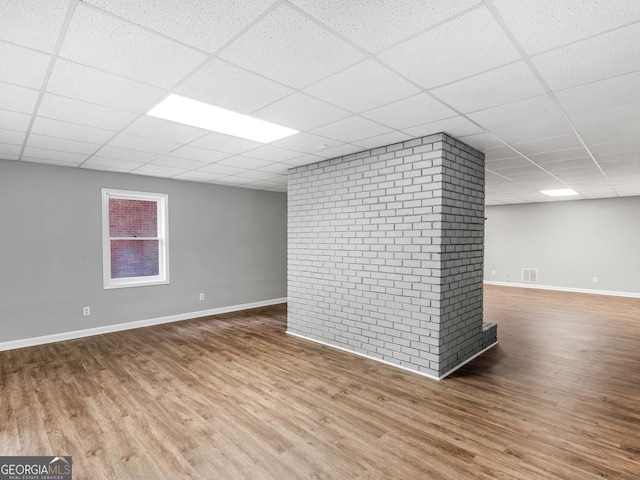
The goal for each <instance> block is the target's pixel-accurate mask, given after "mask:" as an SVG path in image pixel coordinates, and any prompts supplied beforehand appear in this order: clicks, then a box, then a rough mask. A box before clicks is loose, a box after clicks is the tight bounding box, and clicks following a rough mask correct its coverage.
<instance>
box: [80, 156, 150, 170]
mask: <svg viewBox="0 0 640 480" xmlns="http://www.w3.org/2000/svg"><path fill="white" fill-rule="evenodd" d="M142 165H144V163H143V162H135V161H131V160H119V159H116V158H105V157H99V156H93V157H91V158H90V159H89V160H87V161H86V162H85V163H84V165H83V167H95V168H102V167H104V168H108V169H109V170H111V171H118V172H128V171H130V170H135V169H136V168H138V167H141V166H142Z"/></svg>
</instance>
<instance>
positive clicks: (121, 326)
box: [0, 297, 287, 351]
mask: <svg viewBox="0 0 640 480" xmlns="http://www.w3.org/2000/svg"><path fill="white" fill-rule="evenodd" d="M286 301H287V297H284V298H274V299H271V300H261V301H259V302H252V303H243V304H241V305H230V306H227V307H218V308H212V309H209V310H200V311H197V312H189V313H180V314H178V315H169V316H167V317H159V318H151V319H148V320H138V321H136V322H128V323H118V324H116V325H105V326H104V327H96V328H87V329H86V330H74V331H72V332H63V333H54V334H53V335H44V336H42V337H32V338H25V339H22V340H13V341H10V342H2V343H0V351H3V350H14V349H16V348H24V347H32V346H34V345H43V344H45V343H54V342H63V341H65V340H73V339H76V338H84V337H91V336H93V335H102V334H105V333H111V332H121V331H123V330H133V329H134V328H141V327H150V326H152V325H161V324H163V323H171V322H179V321H182V320H191V319H194V318H199V317H208V316H209V315H220V314H222V313H229V312H237V311H240V310H248V309H250V308H258V307H266V306H269V305H277V304H279V303H286Z"/></svg>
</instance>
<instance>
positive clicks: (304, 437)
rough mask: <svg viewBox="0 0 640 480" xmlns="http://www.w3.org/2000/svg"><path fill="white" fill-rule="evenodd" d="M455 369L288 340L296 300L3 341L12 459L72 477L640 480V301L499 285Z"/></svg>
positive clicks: (2, 396) (7, 448) (3, 391)
mask: <svg viewBox="0 0 640 480" xmlns="http://www.w3.org/2000/svg"><path fill="white" fill-rule="evenodd" d="M485 320H486V321H490V322H495V323H497V324H498V337H499V341H500V344H499V345H498V346H497V347H494V348H493V349H492V350H490V351H489V352H487V353H485V354H484V355H483V356H482V357H480V358H478V359H476V360H474V361H473V362H471V363H470V364H468V365H467V366H465V367H463V368H462V369H460V370H458V371H457V372H456V373H454V374H453V375H452V376H450V377H449V378H447V379H445V380H444V381H442V382H436V381H433V380H429V379H427V378H424V377H421V376H418V375H415V374H411V373H408V372H404V371H402V370H399V369H395V368H393V367H389V366H386V365H383V364H380V363H377V362H374V361H371V360H368V359H365V358H362V357H358V356H354V355H350V354H348V353H345V352H342V351H339V350H335V349H331V348H328V347H324V346H321V345H318V344H315V343H312V342H308V341H305V340H303V339H299V338H297V337H293V336H289V335H286V334H285V333H284V332H285V328H286V308H285V306H284V305H280V306H274V307H267V308H260V309H255V310H249V311H246V312H240V313H233V314H225V315H220V316H216V317H207V318H203V319H196V320H191V321H184V322H180V323H174V324H167V325H161V326H155V327H149V328H144V329H138V330H130V331H126V332H119V333H112V334H108V335H100V336H95V337H90V338H85V339H79V340H73V341H67V342H62V343H57V344H50V345H43V346H38V347H30V348H24V349H20V350H13V351H6V352H0V455H72V456H73V462H74V464H73V469H74V479H76V480H79V479H89V478H91V479H183V478H202V479H235V478H245V479H278V480H287V479H307V478H313V479H411V480H414V479H423V478H424V479H440V478H442V479H476V478H478V479H571V480H574V479H576V480H590V479H602V478H608V479H638V478H640V300H638V299H625V298H614V297H605V296H595V295H584V294H569V293H558V292H548V291H540V290H529V289H518V288H505V287H486V288H485Z"/></svg>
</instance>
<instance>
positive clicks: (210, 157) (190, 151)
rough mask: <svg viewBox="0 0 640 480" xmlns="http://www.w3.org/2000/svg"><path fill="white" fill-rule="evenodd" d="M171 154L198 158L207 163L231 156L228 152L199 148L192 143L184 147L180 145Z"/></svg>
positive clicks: (193, 158)
mask: <svg viewBox="0 0 640 480" xmlns="http://www.w3.org/2000/svg"><path fill="white" fill-rule="evenodd" d="M171 155H174V156H176V157H180V158H188V159H191V160H198V161H201V162H206V163H211V162H217V161H218V160H222V159H223V158H227V157H228V156H229V154H228V153H223V152H216V151H214V150H210V149H207V148H198V147H194V146H192V145H185V146H183V147H180V148H178V149H176V150H174V151H173V152H171Z"/></svg>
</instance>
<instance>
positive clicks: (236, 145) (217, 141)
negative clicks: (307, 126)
mask: <svg viewBox="0 0 640 480" xmlns="http://www.w3.org/2000/svg"><path fill="white" fill-rule="evenodd" d="M294 136H295V135H294ZM262 145H264V144H263V143H258V142H253V141H251V140H245V139H244V138H238V137H232V136H230V135H224V134H222V133H215V132H212V133H209V134H208V135H206V136H204V137H202V138H199V139H198V140H196V141H195V142H193V143H192V146H194V147H199V148H208V149H211V150H215V151H217V152H223V153H236V154H237V153H244V152H247V151H249V150H253V149H254V148H258V147H261V146H262Z"/></svg>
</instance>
